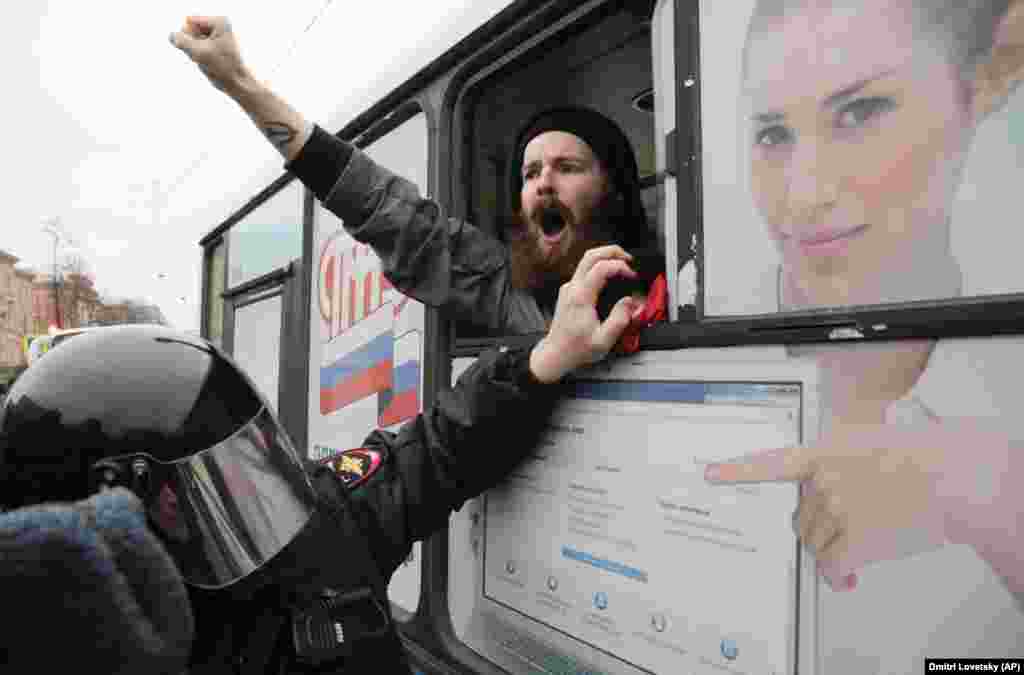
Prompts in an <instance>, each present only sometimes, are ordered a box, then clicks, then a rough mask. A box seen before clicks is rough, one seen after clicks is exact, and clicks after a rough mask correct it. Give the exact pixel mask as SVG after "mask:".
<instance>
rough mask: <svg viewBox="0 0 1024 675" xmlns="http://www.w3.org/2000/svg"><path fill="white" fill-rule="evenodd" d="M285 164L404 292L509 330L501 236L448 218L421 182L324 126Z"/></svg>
mask: <svg viewBox="0 0 1024 675" xmlns="http://www.w3.org/2000/svg"><path fill="white" fill-rule="evenodd" d="M286 168H287V169H288V170H289V171H291V172H292V173H294V174H295V175H296V176H298V178H299V180H301V181H302V182H303V184H305V185H306V186H307V187H309V188H310V189H311V190H312V191H313V192H314V194H316V196H317V198H318V199H319V200H320V202H321V203H322V204H323V206H324V208H326V209H328V210H329V211H331V212H332V213H333V214H335V215H336V216H338V218H340V219H341V221H342V224H343V225H344V227H345V229H346V230H347V231H348V232H349V234H351V235H352V236H353V237H354V238H355V239H356V240H357V241H360V242H362V243H364V244H368V245H369V246H371V247H372V248H373V250H374V251H375V252H376V253H377V256H378V257H379V258H380V260H381V267H382V271H383V273H384V276H385V277H387V279H388V280H389V281H390V282H391V283H392V284H393V285H394V286H395V288H397V289H398V290H399V291H400V292H401V293H403V294H405V295H407V296H409V297H411V298H413V299H415V300H418V301H420V302H422V303H424V304H426V305H430V306H432V307H439V308H442V309H443V310H446V311H447V313H448V315H449V316H451V317H453V318H457V319H462V320H470V321H473V322H474V323H475V324H476V325H482V326H483V327H485V328H488V329H490V330H492V331H505V329H506V323H507V317H508V314H509V310H508V305H509V303H510V301H511V298H510V295H511V293H510V291H511V282H510V274H509V257H508V253H507V251H506V249H505V247H504V246H503V245H502V244H501V242H499V241H498V240H497V239H495V238H494V237H492V236H490V235H488V234H487V233H485V232H483V231H481V230H479V229H477V228H476V227H474V226H472V225H470V224H469V223H466V222H463V221H460V220H457V219H448V218H446V217H445V216H444V215H443V214H442V212H441V208H440V206H438V204H437V202H434V201H432V200H430V199H426V198H424V197H422V196H421V195H420V193H419V189H418V188H417V187H416V185H415V184H414V183H412V182H410V181H408V180H406V179H404V178H402V177H400V176H396V175H395V174H393V173H391V172H390V171H388V170H387V169H385V168H383V167H381V166H379V165H378V164H376V163H375V162H374V161H373V160H371V159H370V158H369V157H368V156H367V155H366V154H365V153H363V152H361V151H360V150H359V149H357V148H355V147H354V146H352V145H351V144H349V143H346V142H345V141H342V140H341V139H339V138H337V137H335V136H333V135H331V134H329V133H327V132H326V131H324V130H323V129H321V128H320V127H314V129H313V134H312V136H311V137H310V139H309V140H308V141H307V142H306V145H305V146H303V148H302V150H301V151H300V152H299V154H298V155H297V156H296V157H295V159H293V160H292V161H291V162H290V163H288V164H287V165H286Z"/></svg>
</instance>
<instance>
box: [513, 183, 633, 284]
mask: <svg viewBox="0 0 1024 675" xmlns="http://www.w3.org/2000/svg"><path fill="white" fill-rule="evenodd" d="M620 204H621V202H620V200H618V199H615V197H614V195H613V194H611V193H609V194H608V195H606V196H605V197H604V199H602V200H601V202H600V203H599V204H598V205H597V206H595V207H594V208H593V209H592V210H591V211H590V214H589V217H587V218H585V222H582V223H576V222H573V219H572V212H571V211H570V210H569V208H568V207H566V206H565V205H564V204H562V203H561V202H558V201H557V200H554V201H552V202H549V203H547V204H546V205H545V206H542V207H540V208H537V209H535V210H534V213H533V216H534V217H533V218H532V219H530V218H527V216H526V214H525V213H524V212H523V211H522V210H521V209H520V210H519V211H518V212H517V213H515V214H514V215H513V218H512V222H513V225H512V227H511V228H509V230H510V232H511V233H510V235H509V236H508V240H509V252H510V253H511V259H512V285H513V286H514V287H515V288H518V289H522V290H527V291H535V290H538V289H541V288H545V287H550V286H554V285H560V284H563V283H565V282H566V281H568V280H569V279H571V278H572V275H573V273H574V272H575V271H576V266H577V265H579V262H580V260H581V259H582V258H583V254H584V253H586V252H587V251H588V250H589V249H592V248H594V247H597V246H603V245H605V244H610V243H613V242H614V241H615V235H614V233H615V232H617V231H618V230H619V227H620V226H621V225H622V223H621V222H620V221H621V219H622V208H621V206H620ZM545 212H546V213H545ZM545 216H547V217H548V218H549V219H551V218H556V217H558V216H560V217H561V219H562V220H563V221H564V222H565V228H566V229H567V230H569V231H568V232H567V233H566V234H565V236H564V237H563V239H562V241H560V242H558V245H557V247H556V248H555V249H554V250H552V251H550V252H548V253H545V252H544V249H543V248H542V245H541V236H542V230H541V227H540V225H538V224H537V223H538V222H543V221H544V219H545Z"/></svg>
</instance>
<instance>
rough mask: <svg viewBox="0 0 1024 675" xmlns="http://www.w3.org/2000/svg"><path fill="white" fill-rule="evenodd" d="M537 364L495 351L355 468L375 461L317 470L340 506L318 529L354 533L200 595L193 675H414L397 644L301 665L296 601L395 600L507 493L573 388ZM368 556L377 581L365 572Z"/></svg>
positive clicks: (519, 352)
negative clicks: (309, 595)
mask: <svg viewBox="0 0 1024 675" xmlns="http://www.w3.org/2000/svg"><path fill="white" fill-rule="evenodd" d="M528 362H529V350H528V349H493V350H491V351H488V352H486V353H484V354H483V355H482V356H481V357H480V358H479V359H478V360H477V362H476V363H475V364H474V365H472V366H471V367H470V368H469V369H468V370H467V371H466V372H465V373H463V375H462V376H461V377H460V378H459V380H458V382H457V384H456V386H455V387H453V388H452V389H448V390H444V391H442V392H441V393H440V395H439V399H438V402H437V404H436V405H435V406H433V407H432V408H430V409H429V410H427V411H425V412H424V413H422V414H421V415H419V416H417V417H416V418H415V419H414V420H412V421H410V422H409V423H407V424H406V425H405V426H404V427H402V429H401V430H400V431H399V432H398V433H390V432H386V431H375V432H373V433H372V434H370V436H369V437H367V439H366V441H365V443H364V448H365V449H364V451H362V452H361V453H355V455H352V456H353V457H356V458H363V459H367V458H368V459H369V460H372V461H366V462H364V463H362V464H358V463H352V462H349V463H348V465H347V466H334V467H332V466H331V465H327V464H318V465H313V464H311V465H310V470H311V473H312V476H313V479H314V485H315V486H316V488H317V491H318V493H319V494H320V495H321V497H322V498H323V499H325V500H327V501H328V502H329V503H330V504H331V505H332V509H320V510H319V511H318V517H325V516H326V515H327V514H326V513H323V512H324V511H327V512H330V511H331V510H333V507H338V508H339V509H340V510H341V511H343V517H342V520H343V521H345V522H343V523H341V524H340V525H339V524H338V523H337V522H334V521H332V524H331V525H330V526H323V527H321V526H319V525H315V524H314V525H310V526H307V528H306V529H305V530H304V532H303V533H302V534H300V535H299V536H298V537H296V540H295V541H293V543H292V544H289V546H288V547H287V548H286V549H285V550H284V551H283V552H282V553H280V554H278V556H276V557H275V558H274V559H273V560H271V561H270V562H269V563H268V564H267V565H266V568H265V569H264V570H261V571H260V572H257V573H255V574H254V575H252V576H254V577H262V580H259V579H257V581H256V582H255V583H253V582H252V581H251V580H249V579H246V580H243V581H242V582H239V584H238V586H239V588H238V589H228V590H222V591H199V590H196V589H193V592H192V602H193V607H194V613H195V615H196V634H197V638H196V642H195V645H194V648H193V658H192V666H191V668H190V672H191V673H194V674H198V673H259V674H263V673H292V672H295V673H299V672H302V673H305V672H316V673H335V672H339V673H363V672H376V673H384V672H408V667H407V666H405V665H404V656H403V655H402V650H401V646H400V644H399V642H398V639H397V636H395V635H394V634H393V633H392V635H391V636H390V638H389V639H388V640H385V641H383V643H381V644H380V645H378V646H377V647H375V648H374V650H371V651H369V652H367V651H363V652H361V653H360V654H359V655H358V657H353V658H350V659H348V662H347V663H345V664H334V665H333V666H330V667H323V668H319V669H316V668H314V669H304V668H302V667H300V666H299V665H297V664H296V663H295V659H294V652H293V649H292V643H291V633H290V625H289V623H288V614H287V604H288V603H289V602H293V601H294V594H293V593H291V591H292V590H293V589H295V588H299V587H307V588H310V589H315V588H319V587H324V586H326V587H332V588H335V587H338V586H339V585H342V586H344V585H347V586H359V585H364V586H365V585H369V586H372V587H374V588H375V590H376V592H377V593H378V594H383V593H386V584H387V582H388V581H389V580H390V577H391V575H392V574H393V573H394V571H395V570H396V569H397V568H398V567H399V565H401V564H402V562H403V561H404V560H405V559H406V558H407V557H408V555H409V553H410V551H411V548H412V544H413V543H414V542H415V541H418V540H422V539H425V538H427V537H429V536H430V535H431V534H433V533H434V532H436V531H437V530H439V529H440V528H442V527H444V526H445V524H446V523H447V522H448V517H449V515H450V514H451V512H452V511H453V510H455V509H458V508H459V507H460V506H461V505H462V504H463V502H464V501H465V500H467V499H470V498H472V497H475V496H477V495H479V494H480V493H482V492H483V491H485V490H487V489H488V488H491V487H493V486H494V485H496V484H497V483H498V482H500V481H501V480H502V479H503V477H505V476H506V475H507V474H508V473H509V472H510V471H511V470H512V469H513V468H515V466H516V465H517V464H518V463H519V462H520V461H521V460H522V459H523V458H524V457H525V456H526V455H528V454H529V453H530V452H531V451H532V450H533V449H534V448H535V447H536V445H537V442H538V440H539V436H540V434H541V433H542V432H543V431H544V428H545V427H546V426H547V423H548V420H549V419H550V415H551V412H552V409H553V407H554V405H555V404H556V402H557V397H558V391H559V390H560V388H561V387H560V386H559V385H544V384H541V383H539V382H537V381H536V380H534V379H533V378H532V377H531V376H530V374H529V370H528ZM335 469H337V471H336V470H335ZM367 553H368V559H369V560H370V561H371V562H370V565H371V566H372V567H373V568H374V569H366V567H365V565H364V563H363V561H365V560H367V556H366V554H367ZM261 584H262V585H261ZM382 586H383V587H382ZM254 588H256V590H253V589H254ZM383 605H384V606H385V607H388V604H387V601H386V598H385V599H384V602H383Z"/></svg>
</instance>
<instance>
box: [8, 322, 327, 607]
mask: <svg viewBox="0 0 1024 675" xmlns="http://www.w3.org/2000/svg"><path fill="white" fill-rule="evenodd" d="M105 485H106V486H113V485H125V486H127V487H129V488H131V489H132V490H133V491H134V492H135V493H136V494H137V495H138V496H139V497H140V498H141V499H142V500H143V502H144V503H145V505H146V509H147V512H148V515H149V521H150V524H151V525H152V527H153V529H154V531H156V532H157V534H158V535H159V536H160V537H161V539H162V540H163V541H164V543H165V544H166V547H167V550H168V552H170V554H171V555H172V556H173V557H174V558H175V561H176V562H177V564H178V567H179V568H180V570H181V573H182V576H183V577H184V578H185V580H186V581H187V582H189V583H190V584H192V585H195V586H199V587H203V588H222V587H225V586H228V585H230V584H233V583H234V582H236V581H238V580H240V579H242V578H243V577H246V576H248V575H249V574H250V573H251V572H253V571H255V570H257V569H259V568H260V567H261V566H262V565H263V564H264V563H265V562H266V561H268V560H269V559H270V558H271V557H273V556H274V555H275V554H276V553H278V552H279V551H280V550H281V549H283V548H284V547H285V546H286V545H287V544H288V543H289V542H290V541H291V540H292V539H293V538H294V537H295V535H296V534H297V533H298V532H299V531H300V530H301V529H302V528H303V527H304V526H305V525H306V523H307V522H308V521H309V519H310V517H311V515H312V513H313V511H314V509H315V504H316V496H315V493H314V491H313V487H312V485H311V483H310V481H309V478H308V476H307V475H306V473H305V471H304V470H303V468H302V463H301V460H300V458H299V455H298V453H297V452H296V450H295V448H294V446H293V445H292V443H291V441H290V440H289V439H288V436H287V435H286V434H285V431H284V429H283V428H282V427H281V426H280V424H279V423H278V421H277V418H276V417H275V416H274V414H273V413H272V411H271V410H270V409H269V408H268V406H267V403H266V400H265V399H264V398H263V396H261V395H260V393H259V392H258V391H257V389H256V387H255V386H254V385H253V383H252V381H251V380H250V379H249V378H248V377H247V376H246V375H245V373H244V372H242V370H241V369H240V368H239V367H238V366H237V365H236V364H235V363H234V362H233V361H232V360H231V359H230V358H229V357H228V356H226V355H225V354H224V353H223V352H221V351H220V350H219V349H217V348H216V347H214V346H213V345H211V344H210V343H208V342H206V341H205V340H202V339H200V338H196V337H193V336H190V335H187V334H182V333H179V332H176V331H173V330H170V329H167V328H163V327H160V326H149V325H146V326H143V325H137V326H119V327H108V328H98V329H95V330H92V331H89V332H86V333H83V334H81V335H78V336H75V337H74V338H72V339H71V340H68V341H67V342H66V343H64V344H62V345H60V346H59V347H57V348H56V349H53V350H51V351H50V352H49V353H48V354H47V355H46V357H45V358H43V359H40V360H39V361H37V362H36V363H34V364H33V365H32V366H31V367H30V368H29V369H28V370H26V371H25V373H24V374H23V375H22V376H21V377H20V378H19V379H18V381H17V382H16V383H15V384H14V386H13V387H11V390H10V391H9V392H8V395H7V397H6V398H5V399H4V400H3V403H2V404H0V505H2V506H3V507H6V508H17V507H21V506H27V505H30V504H36V503H40V502H52V501H72V500H79V499H83V498H85V497H87V496H88V495H90V494H92V493H93V492H96V491H97V490H100V489H102V488H103V486H105Z"/></svg>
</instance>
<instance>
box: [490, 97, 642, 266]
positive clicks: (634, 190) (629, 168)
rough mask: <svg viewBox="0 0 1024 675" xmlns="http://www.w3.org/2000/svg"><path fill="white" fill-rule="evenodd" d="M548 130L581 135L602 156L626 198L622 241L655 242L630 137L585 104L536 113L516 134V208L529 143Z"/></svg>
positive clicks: (512, 182)
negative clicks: (641, 191)
mask: <svg viewBox="0 0 1024 675" xmlns="http://www.w3.org/2000/svg"><path fill="white" fill-rule="evenodd" d="M547 131H564V132H567V133H570V134H572V135H573V136H576V137H578V138H579V139H581V140H582V141H583V142H585V143H586V144H587V145H588V146H590V149H591V151H593V153H594V154H595V155H597V157H598V159H600V160H601V165H602V166H603V167H604V169H605V171H606V172H607V173H608V176H609V178H610V179H611V181H612V186H613V189H614V190H615V191H616V192H618V193H619V194H621V195H622V196H623V199H624V204H623V212H624V218H623V221H624V222H622V223H620V224H619V225H618V229H619V233H618V234H619V241H618V242H617V243H619V245H621V246H622V247H623V248H625V249H626V250H634V249H640V248H644V247H649V246H651V243H652V240H653V238H654V237H653V233H651V232H650V230H649V229H648V227H647V214H646V212H645V211H644V206H643V202H642V201H641V199H640V171H639V169H638V168H637V163H636V156H635V155H634V154H633V146H632V145H630V143H629V139H628V138H626V135H625V134H624V133H623V132H622V130H621V129H620V128H619V127H618V125H617V124H615V122H613V121H611V120H610V119H608V118H607V117H605V116H604V115H602V114H601V113H599V112H597V111H596V110H592V109H590V108H584V107H581V106H561V107H557V108H549V109H548V110H543V111H541V112H539V113H537V114H536V115H534V116H533V117H532V118H531V119H530V120H529V121H527V122H526V124H524V125H523V127H522V130H521V131H520V132H519V135H518V136H517V137H516V144H515V147H514V149H513V155H512V161H510V162H509V198H510V200H511V204H512V211H513V212H517V211H519V208H520V201H519V196H520V193H521V191H522V188H523V174H522V162H523V152H524V151H525V150H526V146H527V144H529V142H530V141H532V140H533V139H534V138H536V137H537V136H539V135H540V134H542V133H544V132H547Z"/></svg>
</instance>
